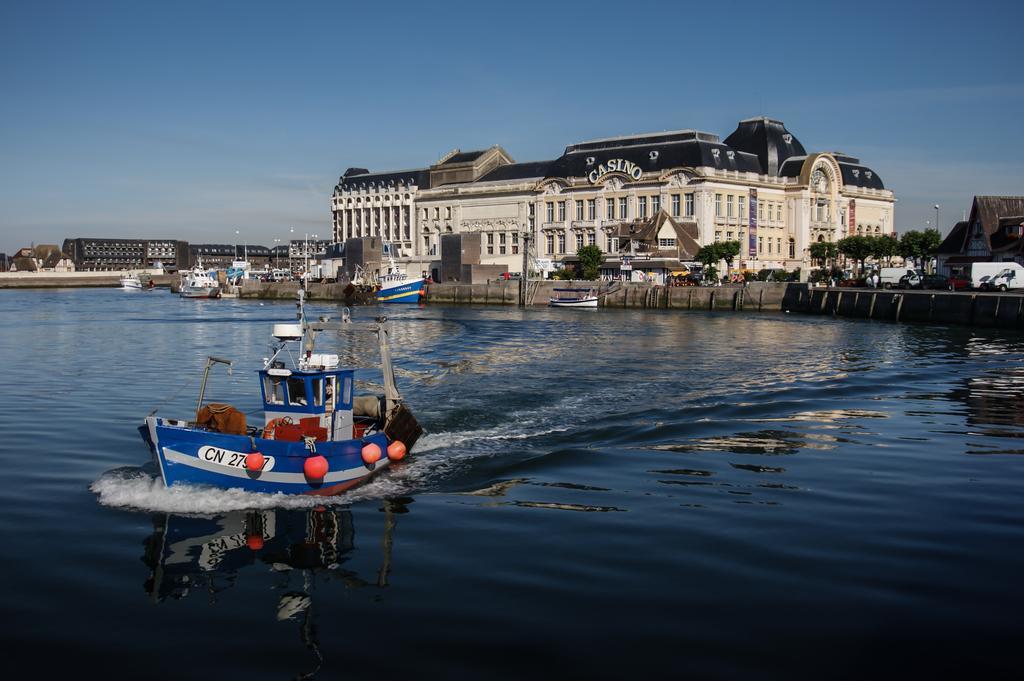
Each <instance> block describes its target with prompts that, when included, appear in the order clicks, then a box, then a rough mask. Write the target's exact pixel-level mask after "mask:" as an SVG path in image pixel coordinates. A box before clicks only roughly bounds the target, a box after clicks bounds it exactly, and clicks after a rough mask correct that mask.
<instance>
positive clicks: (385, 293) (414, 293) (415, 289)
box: [377, 242, 426, 303]
mask: <svg viewBox="0 0 1024 681" xmlns="http://www.w3.org/2000/svg"><path fill="white" fill-rule="evenodd" d="M384 255H385V257H387V259H388V266H387V272H385V273H384V274H382V275H380V276H379V277H378V279H377V282H378V284H379V286H380V290H378V291H377V301H378V302H381V303H418V302H420V298H421V297H422V296H423V295H424V293H425V291H424V289H423V285H424V283H425V281H426V280H425V279H424V278H423V277H410V276H409V275H408V274H407V273H406V271H405V270H404V269H403V268H401V267H399V266H398V264H397V263H396V262H395V258H394V255H393V254H392V246H391V244H390V243H387V242H385V243H384Z"/></svg>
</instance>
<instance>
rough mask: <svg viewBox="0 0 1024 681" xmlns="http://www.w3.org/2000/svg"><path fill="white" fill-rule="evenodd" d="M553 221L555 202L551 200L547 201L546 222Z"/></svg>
mask: <svg viewBox="0 0 1024 681" xmlns="http://www.w3.org/2000/svg"><path fill="white" fill-rule="evenodd" d="M554 221H555V204H554V202H552V201H548V222H554Z"/></svg>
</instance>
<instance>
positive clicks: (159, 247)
mask: <svg viewBox="0 0 1024 681" xmlns="http://www.w3.org/2000/svg"><path fill="white" fill-rule="evenodd" d="M63 251H64V253H67V254H68V257H69V258H71V260H72V261H73V262H74V264H75V269H76V270H78V271H87V272H95V271H118V270H131V269H153V268H158V267H161V266H162V267H163V268H165V269H168V270H175V269H184V268H186V267H188V259H189V247H188V242H187V241H178V240H175V239H90V238H84V237H79V238H76V239H65V240H64V245H63Z"/></svg>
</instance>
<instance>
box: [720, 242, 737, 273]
mask: <svg viewBox="0 0 1024 681" xmlns="http://www.w3.org/2000/svg"><path fill="white" fill-rule="evenodd" d="M739 254H740V242H739V241H721V242H719V243H718V255H719V257H720V258H721V259H722V260H724V261H725V262H726V264H727V265H729V269H732V261H733V258H735V257H736V256H737V255H739Z"/></svg>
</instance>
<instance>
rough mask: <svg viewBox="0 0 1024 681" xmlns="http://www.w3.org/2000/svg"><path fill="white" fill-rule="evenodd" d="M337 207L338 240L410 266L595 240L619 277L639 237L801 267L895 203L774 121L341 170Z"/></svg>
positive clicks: (832, 155) (855, 163) (541, 251)
mask: <svg viewBox="0 0 1024 681" xmlns="http://www.w3.org/2000/svg"><path fill="white" fill-rule="evenodd" d="M331 201H332V212H333V216H334V232H335V238H336V240H337V241H344V240H345V239H347V238H352V237H361V236H380V237H383V238H384V239H386V240H388V241H391V242H392V243H393V244H394V245H395V247H396V251H397V252H398V254H399V255H400V259H401V260H403V261H404V262H406V263H407V265H408V267H409V270H410V271H416V270H417V269H422V270H427V271H431V270H433V269H435V268H436V263H437V261H438V260H439V252H438V249H439V244H440V237H441V235H442V234H450V233H460V232H479V233H481V244H482V248H481V250H482V253H481V261H482V262H483V263H485V264H498V265H501V264H504V265H507V266H508V268H509V270H510V271H512V272H519V271H520V270H521V269H522V255H521V250H520V249H521V248H522V239H523V236H524V234H525V235H529V238H530V239H531V240H532V243H531V245H530V250H531V254H532V255H534V256H535V257H536V258H537V260H538V261H548V260H550V261H551V262H552V263H553V266H554V267H558V266H559V263H561V262H563V261H566V260H569V261H571V260H573V259H574V256H575V253H576V251H577V250H578V249H579V248H581V247H582V246H585V245H597V246H598V247H600V248H601V250H602V251H603V252H605V253H606V254H607V256H606V260H605V264H604V266H603V268H602V270H603V272H605V273H606V274H608V273H611V274H613V275H614V272H615V270H616V267H617V266H618V265H617V263H621V260H622V256H624V255H626V254H630V255H631V256H632V258H631V259H633V260H635V259H637V258H639V259H641V260H642V259H643V258H644V257H645V256H644V255H642V254H640V255H637V253H636V250H635V246H636V243H635V242H634V243H632V244H630V243H629V242H630V241H631V239H630V237H629V235H630V234H633V233H640V232H645V231H646V233H648V234H654V238H655V240H656V241H657V243H658V246H659V247H663V248H666V249H670V250H671V249H676V252H677V253H678V257H679V258H680V259H686V258H687V257H692V256H693V255H694V254H693V253H689V250H692V249H681V248H680V246H681V243H679V242H678V241H677V239H676V236H677V235H682V234H686V235H694V236H695V240H696V242H697V244H698V245H703V244H708V243H712V242H715V241H728V240H738V241H739V242H740V244H741V251H740V256H739V258H738V261H737V262H734V263H733V264H734V267H740V268H743V269H748V270H759V269H763V268H769V269H778V268H785V269H789V270H792V269H795V268H797V267H801V268H803V271H804V272H806V271H808V269H809V268H810V266H811V262H810V256H809V252H808V249H809V247H810V245H811V243H813V242H816V241H838V240H839V239H842V238H843V237H845V236H850V235H872V236H874V235H881V234H890V233H892V232H893V231H894V228H893V209H894V204H895V201H896V199H895V197H894V196H893V193H892V191H891V190H889V189H886V188H885V185H884V184H883V183H882V179H881V177H879V176H878V174H877V173H876V172H874V171H873V170H872V169H871V168H869V167H867V166H865V165H863V164H861V162H860V160H859V159H857V158H853V157H851V156H848V155H846V154H843V153H840V152H816V153H808V152H807V151H806V150H805V149H804V146H803V145H802V144H801V143H800V141H799V140H798V139H797V138H796V136H794V135H793V134H792V133H791V132H789V131H788V130H787V129H786V126H785V125H784V124H783V123H782V121H777V120H773V119H770V118H752V119H747V120H744V121H741V122H740V123H739V125H738V126H737V127H736V130H735V131H733V132H732V134H730V135H729V136H728V137H726V138H725V140H724V141H721V140H720V139H719V137H718V136H717V135H715V134H712V133H707V132H699V131H696V130H677V131H671V132H659V133H650V134H641V135H630V136H625V137H612V138H606V139H597V140H591V141H588V142H580V143H577V144H571V145H569V146H568V147H566V148H565V151H564V153H563V154H562V155H561V156H560V157H558V158H556V159H553V160H548V161H531V162H526V163H516V162H515V161H514V160H513V159H512V157H511V156H510V155H509V154H508V152H506V151H505V150H504V149H502V148H501V147H500V146H493V147H491V148H489V149H484V150H480V151H471V152H462V151H459V150H455V151H453V152H451V153H449V154H448V155H446V156H445V157H444V158H442V159H441V160H440V161H438V163H436V164H434V165H432V166H429V167H427V168H419V169H413V170H404V171H393V172H383V173H371V172H369V171H368V170H366V169H364V168H349V169H348V170H346V171H345V174H344V175H342V176H341V178H340V179H339V181H338V184H337V186H336V187H335V189H334V194H333V197H332V199H331ZM652 229H654V230H655V231H654V232H652V231H651V230H652ZM655 232H656V233H655ZM687 240H688V242H689V243H691V244H692V243H693V240H692V239H687ZM631 246H632V248H631ZM684 250H686V252H685V253H684V252H683V251H684Z"/></svg>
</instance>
